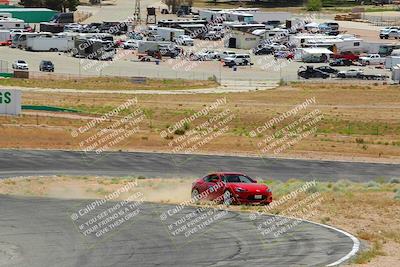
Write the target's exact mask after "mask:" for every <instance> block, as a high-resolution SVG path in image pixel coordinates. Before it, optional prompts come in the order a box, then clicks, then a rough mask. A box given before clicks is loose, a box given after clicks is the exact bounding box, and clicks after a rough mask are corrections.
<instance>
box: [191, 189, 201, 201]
mask: <svg viewBox="0 0 400 267" xmlns="http://www.w3.org/2000/svg"><path fill="white" fill-rule="evenodd" d="M198 196H199V191H198V190H197V189H193V190H192V199H194V198H196V199H197V198H198Z"/></svg>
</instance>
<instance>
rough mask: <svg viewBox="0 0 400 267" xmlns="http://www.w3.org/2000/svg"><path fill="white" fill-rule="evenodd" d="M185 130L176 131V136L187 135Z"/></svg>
mask: <svg viewBox="0 0 400 267" xmlns="http://www.w3.org/2000/svg"><path fill="white" fill-rule="evenodd" d="M185 132H186V131H185V130H184V129H176V130H175V132H174V134H176V135H184V134H185Z"/></svg>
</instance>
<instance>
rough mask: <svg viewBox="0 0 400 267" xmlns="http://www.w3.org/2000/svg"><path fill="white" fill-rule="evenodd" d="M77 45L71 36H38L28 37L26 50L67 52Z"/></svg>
mask: <svg viewBox="0 0 400 267" xmlns="http://www.w3.org/2000/svg"><path fill="white" fill-rule="evenodd" d="M74 47H75V43H74V39H73V37H71V36H62V35H55V36H50V37H49V36H38V37H35V38H29V39H27V43H26V50H28V51H38V52H45V51H49V52H67V51H71V50H72V49H73V48H74Z"/></svg>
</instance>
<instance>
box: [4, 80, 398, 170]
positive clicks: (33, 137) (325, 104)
mask: <svg viewBox="0 0 400 267" xmlns="http://www.w3.org/2000/svg"><path fill="white" fill-rule="evenodd" d="M132 98H135V99H136V101H135V105H131V106H130V107H129V108H127V109H124V110H122V111H121V112H119V114H117V115H116V116H108V117H107V119H106V120H105V121H102V122H100V123H93V120H95V119H96V118H101V117H102V116H104V115H105V114H107V113H109V112H111V111H113V110H115V109H116V108H118V107H119V106H120V105H122V104H123V103H127V101H129V100H130V99H132ZM221 100H223V101H222V102H223V103H221ZM218 101H220V105H218V106H217V107H216V108H214V109H210V108H211V107H212V105H213V104H214V103H216V102H218ZM306 101H308V102H309V105H308V106H307V107H306V108H304V109H301V110H299V112H298V113H297V114H295V115H293V116H289V117H287V118H286V119H283V120H281V121H278V122H274V123H273V124H268V123H269V122H270V121H271V120H274V119H277V118H280V117H281V116H283V114H285V113H287V112H289V111H290V110H292V109H293V108H295V107H296V106H298V105H300V104H303V103H305V102H306ZM310 101H311V102H310ZM23 105H30V106H52V107H59V108H65V109H72V110H76V111H77V112H75V113H68V112H51V111H43V110H25V109H24V110H23V114H22V115H21V116H18V117H13V116H0V133H1V138H0V147H2V148H16V149H67V150H80V151H82V150H84V151H89V152H90V151H96V150H97V149H100V148H101V149H104V150H108V151H118V150H122V151H163V152H169V153H203V154H239V155H251V156H262V157H291V158H307V159H317V160H321V159H322V160H346V161H352V160H357V161H369V162H393V163H399V162H400V135H399V132H400V118H399V116H398V114H399V110H400V94H399V87H398V86H392V85H382V84H378V83H376V84H359V85H354V84H351V83H345V82H343V83H340V84H321V83H292V84H289V85H285V86H281V87H279V88H276V89H272V90H266V91H254V92H247V93H230V94H193V95H135V96H131V95H124V94H102V93H84V94H83V93H60V92H54V93H48V92H45V93H44V92H24V94H23ZM204 109H209V112H207V113H201V114H200V113H199V112H201V111H203V110H204ZM138 110H139V111H140V114H136V115H137V116H136V117H135V120H131V122H134V126H130V125H129V123H126V122H121V120H122V119H123V118H124V116H127V115H129V114H132V113H134V112H135V111H138ZM314 111H318V112H319V113H318V114H317V113H314V114H312V112H314ZM199 114H200V115H199ZM307 114H311V115H312V116H311V117H308V118H309V120H308V121H307V122H306V123H304V120H303V118H304V116H307ZM142 115H143V117H142ZM197 115H199V116H197ZM221 115H222V117H221ZM139 117H141V118H143V119H141V120H140V122H138V121H137V120H136V119H139ZM191 118H194V119H191ZM301 121H303V123H299V122H301ZM136 122H137V123H136ZM180 122H183V123H180ZM207 123H208V124H209V126H207ZM301 124H302V127H303V126H304V124H306V125H305V128H304V127H303V128H300V125H301ZM88 126H89V127H88ZM81 129H87V130H84V131H83V132H82V133H81V132H80V131H81ZM132 129H134V131H129V130H132ZM78 131H79V132H78ZM284 131H286V132H284ZM121 132H122V133H121ZM125 133H128V134H127V135H124V136H122V135H123V134H125ZM74 134H75V135H74ZM120 136H122V137H123V138H119V137H120ZM98 140H100V142H97V143H98V144H97V147H96V145H93V144H94V143H95V142H96V141H98Z"/></svg>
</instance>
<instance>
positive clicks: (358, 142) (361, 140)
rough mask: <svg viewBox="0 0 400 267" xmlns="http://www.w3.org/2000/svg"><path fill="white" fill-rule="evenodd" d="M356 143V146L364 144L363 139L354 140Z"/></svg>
mask: <svg viewBox="0 0 400 267" xmlns="http://www.w3.org/2000/svg"><path fill="white" fill-rule="evenodd" d="M356 143H357V144H364V139H363V138H356Z"/></svg>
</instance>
